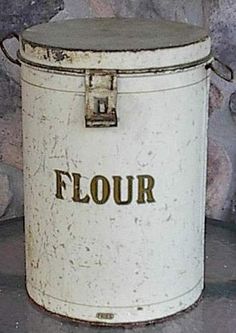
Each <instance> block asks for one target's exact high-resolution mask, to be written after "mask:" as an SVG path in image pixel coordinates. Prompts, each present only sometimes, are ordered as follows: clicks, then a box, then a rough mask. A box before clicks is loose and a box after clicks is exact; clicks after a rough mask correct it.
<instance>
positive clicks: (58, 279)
mask: <svg viewBox="0 0 236 333" xmlns="http://www.w3.org/2000/svg"><path fill="white" fill-rule="evenodd" d="M78 24H79V23H78ZM91 24H92V21H91ZM146 33H147V32H146ZM26 44H27V43H26V42H24V50H23V48H21V61H22V101H23V129H24V131H23V132H24V177H25V220H26V222H25V223H26V226H25V230H26V272H27V289H28V292H29V295H30V297H32V298H33V299H34V300H35V301H36V302H37V303H38V304H40V305H42V306H43V307H45V308H46V309H48V310H50V311H52V312H55V313H58V314H62V315H65V316H68V317H71V318H77V319H82V320H87V321H91V322H99V323H108V324H115V323H125V322H140V321H150V320H154V319H157V318H163V317H166V316H168V315H171V314H174V313H176V312H178V311H181V310H184V309H186V308H188V307H189V306H191V305H192V304H193V303H194V302H195V301H197V299H198V298H199V296H200V294H201V292H202V289H203V282H204V281H203V273H204V272H203V271H204V269H203V252H204V251H203V249H204V211H205V180H206V176H205V175H206V145H207V140H206V137H207V135H206V134H207V100H208V86H209V74H210V73H209V70H207V69H206V68H205V62H204V59H205V58H206V57H207V56H208V55H209V50H210V49H209V46H210V42H209V40H208V41H207V44H206V40H205V39H204V40H202V39H201V40H200V41H199V43H194V44H193V48H192V49H191V45H190V46H189V47H188V51H187V56H186V58H185V60H186V59H187V60H188V63H192V62H193V61H195V60H196V50H198V48H199V50H200V52H199V53H197V56H198V60H199V63H198V64H195V65H192V66H191V67H189V66H186V68H185V69H183V68H182V66H181V67H180V68H178V69H175V70H171V69H170V68H169V69H168V70H166V71H162V72H161V73H159V72H158V71H157V72H155V71H153V70H149V68H150V67H153V65H154V67H156V68H159V69H160V64H161V63H162V61H160V58H161V56H162V55H163V53H162V52H160V53H158V50H156V51H155V52H154V53H152V52H153V51H152V52H151V51H150V50H149V49H147V50H146V51H145V50H142V51H140V52H138V51H137V50H136V51H135V55H134V54H132V51H129V52H128V53H125V52H124V51H123V50H121V51H120V52H119V51H116V53H115V56H114V59H113V55H112V52H111V53H107V55H106V56H105V55H104V52H102V51H101V52H95V53H93V52H89V55H88V54H87V55H85V54H83V56H84V58H83V57H82V58H80V60H78V59H79V58H76V57H75V58H74V60H73V62H72V65H73V66H75V71H66V67H67V66H69V65H68V61H69V58H68V56H64V55H63V54H64V53H60V52H59V53H56V52H54V57H50V56H49V58H47V59H45V58H44V60H42V57H41V56H40V57H39V56H38V55H39V53H40V52H41V51H42V50H41V49H40V46H38V47H37V48H38V51H39V53H38V51H37V53H31V51H30V54H29V53H27V52H28V51H29V50H31V49H30V48H31V46H29V47H28V46H27V45H26ZM197 44H199V45H197ZM207 45H208V46H207ZM189 48H190V49H191V51H190V49H189ZM44 49H45V43H44V46H43V51H42V52H44ZM184 50H185V49H184V47H179V51H178V52H179V53H178V55H179V54H181V52H182V53H184ZM203 50H205V51H203ZM80 52H81V51H80ZM145 52H147V55H148V57H147V59H146V62H144V60H145ZM150 52H151V53H150ZM165 52H167V53H165V54H167V55H168V57H169V58H168V59H169V63H168V61H167V60H168V59H165V64H167V65H168V64H169V65H170V67H171V66H172V65H173V63H174V62H175V61H176V58H174V55H175V53H173V50H172V49H171V50H170V49H169V51H168V49H167V48H166V50H165ZM168 52H170V53H168ZM75 53H76V52H75ZM82 53H83V52H82ZM84 53H86V52H84ZM56 54H57V55H59V57H60V59H59V58H57V60H58V61H55V55H56ZM67 55H68V53H67ZM77 55H78V54H77ZM124 55H125V57H124V58H122V57H123V56H124ZM129 55H132V56H130V57H129ZM24 57H25V58H26V61H24ZM27 57H28V58H27ZM99 57H100V60H101V59H102V64H103V65H104V66H105V68H108V67H107V66H111V65H112V67H110V68H109V69H110V70H112V71H114V70H119V71H118V72H117V82H116V85H117V89H116V94H117V95H116V96H115V99H114V100H116V112H117V126H116V127H109V128H103V127H102V128H96V127H95V128H87V127H86V126H85V115H86V98H85V95H86V82H87V78H85V75H86V74H85V73H83V70H84V69H90V68H89V67H86V66H90V65H91V64H93V63H95V64H96V61H97V59H98V58H99ZM106 57H107V58H106ZM134 57H135V59H136V62H133V60H134ZM150 57H152V60H151V65H150V64H149V62H148V61H149V59H150ZM85 58H86V60H85ZM75 59H77V60H75ZM106 59H107V63H106ZM177 59H179V58H178V57H177ZM27 60H28V61H27ZM29 60H31V61H32V60H33V62H34V64H36V63H37V62H38V63H39V64H41V65H44V66H46V67H43V66H41V67H38V66H36V65H33V64H32V63H31V64H29ZM116 61H117V63H116ZM155 61H156V62H155ZM205 61H206V60H205ZM64 62H65V68H63V65H64ZM124 63H125V65H124ZM144 63H145V66H146V70H145V68H144V67H143V66H144ZM50 66H51V67H50ZM55 66H57V67H56V68H55ZM70 66H71V64H70ZM124 66H125V68H126V69H128V70H130V71H131V72H129V73H127V72H122V69H123V68H124ZM134 66H137V69H138V70H139V69H140V68H141V67H142V71H140V72H137V71H135V73H133V74H132V69H133V68H134ZM92 68H94V67H93V66H92ZM61 69H63V71H62V70H61ZM79 69H81V72H79V71H78V70H79ZM101 73H102V72H101ZM103 93H104V91H103ZM96 97H97V96H96ZM103 98H104V96H103ZM91 107H92V103H91ZM55 170H57V172H55ZM58 170H60V172H59V171H58ZM58 173H60V177H61V179H60V182H59V183H58V184H57V179H56V175H57V174H58ZM97 175H100V176H99V177H100V178H99V181H100V183H99V184H100V185H99V186H100V192H99V193H98V192H97V193H96V195H101V196H104V198H105V199H106V200H100V201H101V202H102V204H97V203H98V202H99V200H97V199H96V200H87V199H86V198H88V197H87V196H90V199H91V198H94V193H93V191H94V188H95V191H98V188H97V184H95V185H96V186H95V187H94V186H93V185H91V184H93V182H94V179H97V178H96V176H97ZM148 175H149V178H148V177H147V176H148ZM114 177H115V178H114ZM120 177H121V178H120ZM127 177H129V178H127ZM138 177H139V178H138ZM140 177H141V178H140ZM142 177H144V178H145V177H146V178H145V179H146V180H147V179H149V180H150V183H149V187H150V188H149V193H148V191H147V190H146V192H145V193H144V194H143V199H142V200H137V198H142V191H143V190H144V189H143V188H144V187H145V185H142V183H139V181H140V182H141V181H142V179H144V178H142ZM104 179H105V180H104ZM114 179H115V180H116V185H114ZM120 179H122V180H121V183H119V182H118V180H119V181H120ZM128 179H129V181H130V186H131V185H132V188H131V187H127V184H128ZM151 179H153V181H151ZM101 180H102V183H101ZM73 181H74V182H75V181H76V182H77V183H76V186H75V183H73ZM78 181H79V182H80V183H79V185H78ZM101 184H102V185H101ZM117 184H118V185H119V186H122V187H121V195H122V199H123V200H125V199H126V198H127V197H129V198H130V200H127V202H128V204H124V205H120V204H117V203H120V200H121V199H120V197H119V200H118V199H117V197H118V196H117V193H113V192H112V191H113V187H115V186H118V185H117ZM140 184H141V185H142V186H143V188H142V186H141V185H140ZM58 186H59V188H58ZM78 186H80V187H79V192H77V197H76V198H78V196H80V200H73V193H74V191H75V190H78ZM101 186H103V187H101ZM57 191H59V192H57ZM109 191H110V192H109ZM140 191H141V195H140ZM150 191H152V192H150ZM108 192H109V194H110V196H109V197H108V196H107V194H108ZM131 194H132V200H131ZM148 195H149V199H150V200H148ZM74 198H75V196H74ZM114 198H115V199H114Z"/></svg>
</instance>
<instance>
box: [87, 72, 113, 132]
mask: <svg viewBox="0 0 236 333" xmlns="http://www.w3.org/2000/svg"><path fill="white" fill-rule="evenodd" d="M116 103H117V74H116V72H115V71H105V70H104V71H99V70H87V71H86V73H85V125H86V127H114V126H117V114H116Z"/></svg>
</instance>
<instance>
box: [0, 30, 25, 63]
mask: <svg viewBox="0 0 236 333" xmlns="http://www.w3.org/2000/svg"><path fill="white" fill-rule="evenodd" d="M11 38H16V39H17V40H18V41H19V35H18V34H17V33H15V32H11V33H9V34H8V35H6V37H4V38H3V39H2V40H1V41H0V48H1V50H2V52H3V53H4V55H5V56H6V58H7V59H8V60H10V61H11V62H12V63H13V64H15V65H18V66H20V65H21V64H20V62H19V60H18V59H17V58H13V57H12V56H11V55H10V54H9V53H8V51H7V49H6V47H5V45H4V42H5V40H7V39H11Z"/></svg>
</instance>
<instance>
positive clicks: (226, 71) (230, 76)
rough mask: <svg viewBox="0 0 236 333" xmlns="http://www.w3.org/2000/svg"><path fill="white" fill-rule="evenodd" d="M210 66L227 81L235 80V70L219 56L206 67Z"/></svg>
mask: <svg viewBox="0 0 236 333" xmlns="http://www.w3.org/2000/svg"><path fill="white" fill-rule="evenodd" d="M209 68H210V69H211V70H212V71H213V72H214V73H215V74H216V75H217V76H219V77H220V78H221V79H223V80H225V81H227V82H233V81H234V71H233V70H232V68H231V67H230V66H228V65H226V64H224V63H223V62H222V61H220V60H219V59H218V58H214V59H213V61H212V62H210V63H208V64H207V65H206V69H209Z"/></svg>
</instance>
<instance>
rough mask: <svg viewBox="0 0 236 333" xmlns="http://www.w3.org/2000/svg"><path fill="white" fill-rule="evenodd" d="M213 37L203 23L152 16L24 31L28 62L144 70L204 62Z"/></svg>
mask: <svg viewBox="0 0 236 333" xmlns="http://www.w3.org/2000/svg"><path fill="white" fill-rule="evenodd" d="M209 54H210V38H209V37H208V34H207V32H206V31H205V30H204V29H203V28H200V27H197V26H193V25H189V24H185V23H177V22H171V21H164V20H161V21H155V20H146V19H131V18H129V19H121V18H120V19H118V18H97V19H73V20H66V21H58V22H50V23H45V24H40V25H36V26H33V27H31V28H28V29H26V30H25V31H24V32H23V33H22V35H21V46H20V52H19V58H20V60H21V61H22V62H24V61H25V62H29V63H32V64H35V65H41V66H46V67H48V66H49V67H55V68H58V69H59V68H60V69H66V68H67V69H116V70H140V69H148V68H166V67H168V68H169V67H175V66H180V67H183V66H185V65H189V64H191V63H193V64H194V63H195V62H204V61H205V60H206V58H207V57H209Z"/></svg>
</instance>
